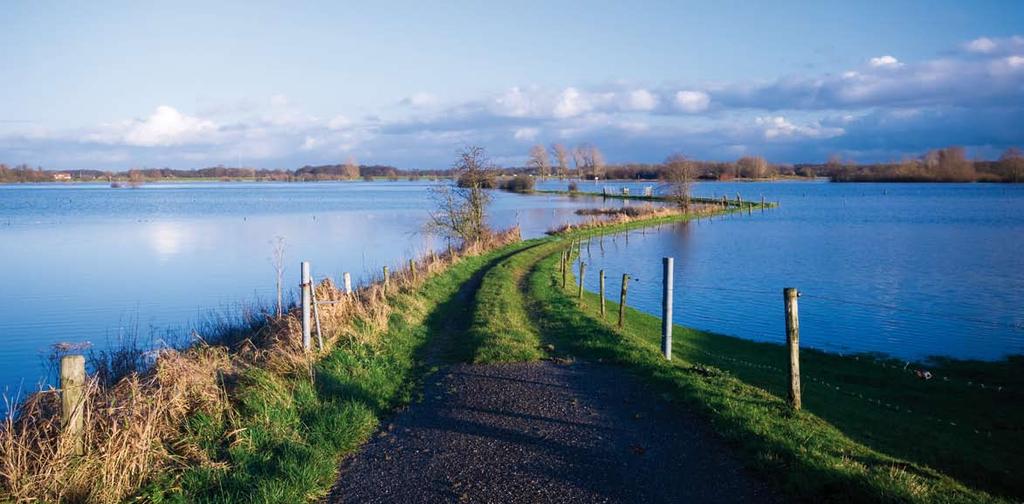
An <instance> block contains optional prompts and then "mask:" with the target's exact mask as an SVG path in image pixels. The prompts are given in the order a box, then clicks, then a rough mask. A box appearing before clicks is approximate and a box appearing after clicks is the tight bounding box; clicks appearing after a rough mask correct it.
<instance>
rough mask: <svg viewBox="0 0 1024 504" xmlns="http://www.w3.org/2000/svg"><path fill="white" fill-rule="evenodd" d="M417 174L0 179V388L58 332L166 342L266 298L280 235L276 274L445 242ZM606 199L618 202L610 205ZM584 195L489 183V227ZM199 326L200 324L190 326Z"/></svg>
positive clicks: (546, 213)
mask: <svg viewBox="0 0 1024 504" xmlns="http://www.w3.org/2000/svg"><path fill="white" fill-rule="evenodd" d="M431 184H432V183H430V182H406V181H401V182H376V183H366V182H332V183H313V184H285V183H282V184H271V183H266V184H243V183H227V184H221V183H189V184H150V185H145V186H143V187H141V188H138V189H111V188H110V187H108V186H106V185H60V184H49V185H9V186H0V257H2V258H3V261H2V263H0V340H2V341H3V350H2V351H0V392H2V391H3V389H4V388H6V389H7V390H8V393H10V394H12V395H13V394H15V393H17V391H18V390H19V389H21V390H22V391H23V392H24V391H28V390H34V389H35V388H36V387H37V386H38V384H39V383H40V382H41V381H45V380H48V379H50V377H49V376H48V375H47V373H45V370H46V365H45V364H46V356H47V355H48V353H49V349H50V347H51V345H52V344H54V343H57V342H72V343H82V342H89V343H91V345H92V346H93V348H95V349H102V348H104V347H106V346H107V345H108V344H111V343H116V342H117V341H119V339H120V338H121V337H122V336H125V335H132V334H136V335H139V336H140V337H141V338H142V339H143V340H144V342H145V343H150V342H152V343H155V344H161V343H177V342H178V338H179V337H181V336H182V335H185V336H188V335H189V334H190V333H191V329H195V328H201V324H200V322H202V321H203V320H205V319H208V318H209V317H211V316H217V315H235V314H238V313H239V312H240V304H241V303H252V302H256V301H262V302H263V303H267V304H269V303H270V302H271V301H272V300H273V299H274V297H275V288H274V279H275V271H274V268H273V265H272V263H271V259H270V258H271V255H272V245H271V242H272V241H273V240H274V239H275V237H277V236H283V237H284V238H285V244H286V245H285V256H286V271H285V282H286V284H287V286H288V287H289V288H290V289H289V290H292V291H294V286H295V285H297V284H298V280H299V279H298V277H299V267H298V266H299V262H300V261H302V260H308V261H310V262H311V264H312V270H313V274H314V276H316V277H320V278H322V277H323V276H331V277H333V278H336V279H337V278H338V277H339V276H340V275H341V274H342V273H343V272H344V271H349V272H351V273H352V275H353V280H354V281H356V282H357V283H358V282H361V281H366V280H367V279H369V278H370V277H371V276H372V275H374V274H377V273H378V272H379V271H380V269H381V267H382V266H384V265H388V264H391V265H398V264H401V263H402V262H403V260H405V259H408V258H409V257H411V256H412V255H413V254H419V253H424V252H425V251H426V250H428V249H430V248H437V249H443V248H444V247H445V244H444V243H443V242H441V241H440V240H439V239H436V238H435V237H432V236H429V235H427V234H425V233H423V231H422V229H423V224H424V223H425V222H426V220H427V218H428V212H429V210H430V208H431V206H432V204H431V199H430V196H429V193H428V188H429V187H430V185H431ZM613 204H615V205H618V204H619V203H618V202H614V203H613ZM595 205H601V203H600V202H597V201H580V200H570V199H568V198H563V197H556V196H529V197H527V196H518V195H513V194H508V193H503V192H495V193H494V204H493V208H492V211H491V224H492V225H493V226H494V227H496V228H505V227H509V226H511V225H513V224H515V223H516V222H520V223H522V227H523V234H524V236H525V237H536V236H540V235H542V234H543V233H544V231H546V230H547V229H549V228H552V227H555V226H556V225H559V224H561V223H564V222H571V221H575V220H577V219H578V217H577V216H576V215H575V214H574V211H575V210H576V209H577V208H580V207H583V206H595ZM200 336H202V334H200Z"/></svg>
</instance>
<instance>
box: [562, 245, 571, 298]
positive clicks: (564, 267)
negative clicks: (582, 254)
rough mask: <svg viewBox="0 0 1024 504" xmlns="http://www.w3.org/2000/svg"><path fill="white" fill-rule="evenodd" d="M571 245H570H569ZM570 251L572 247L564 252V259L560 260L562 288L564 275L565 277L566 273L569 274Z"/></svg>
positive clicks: (563, 286)
mask: <svg viewBox="0 0 1024 504" xmlns="http://www.w3.org/2000/svg"><path fill="white" fill-rule="evenodd" d="M571 246H572V245H570V247H571ZM571 251H572V249H569V250H568V251H566V252H565V260H564V261H562V288H563V289H564V288H565V282H566V280H565V277H566V275H568V274H569V255H570V254H571Z"/></svg>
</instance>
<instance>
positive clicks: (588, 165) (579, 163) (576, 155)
mask: <svg viewBox="0 0 1024 504" xmlns="http://www.w3.org/2000/svg"><path fill="white" fill-rule="evenodd" d="M572 159H573V164H574V165H575V167H576V175H577V177H579V178H580V179H583V178H590V177H598V178H600V177H603V176H604V168H605V163H604V155H603V154H601V151H600V150H599V149H598V148H597V147H595V146H593V145H591V144H588V143H584V144H580V145H578V146H576V148H575V149H573V151H572Z"/></svg>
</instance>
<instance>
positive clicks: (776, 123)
mask: <svg viewBox="0 0 1024 504" xmlns="http://www.w3.org/2000/svg"><path fill="white" fill-rule="evenodd" d="M754 123H755V124H756V125H758V126H759V127H761V128H762V129H763V133H764V138H765V140H776V139H785V138H799V137H803V138H832V137H836V136H840V135H842V134H843V133H845V131H844V130H843V128H837V127H825V126H822V125H821V124H819V123H811V124H807V125H797V124H793V123H792V122H790V121H788V120H786V118H785V117H783V116H768V117H758V118H756V119H755V120H754Z"/></svg>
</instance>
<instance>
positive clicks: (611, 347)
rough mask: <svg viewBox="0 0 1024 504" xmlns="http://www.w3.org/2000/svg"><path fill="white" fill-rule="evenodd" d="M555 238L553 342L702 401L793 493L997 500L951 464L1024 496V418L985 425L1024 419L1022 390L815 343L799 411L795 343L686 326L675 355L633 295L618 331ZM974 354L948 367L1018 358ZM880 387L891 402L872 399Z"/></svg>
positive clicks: (538, 302) (547, 307) (545, 324)
mask: <svg viewBox="0 0 1024 504" xmlns="http://www.w3.org/2000/svg"><path fill="white" fill-rule="evenodd" d="M555 251H557V249H554V250H545V251H542V250H536V251H527V252H525V254H531V255H533V256H534V258H533V262H535V263H536V266H535V267H534V270H533V272H532V273H531V274H530V275H529V277H528V280H529V281H528V298H529V299H528V301H527V303H528V304H529V305H530V306H531V308H532V309H533V310H534V318H535V319H538V320H539V323H538V325H539V332H540V333H541V335H542V339H543V340H544V342H550V343H552V344H554V345H555V347H556V348H558V349H559V351H561V352H568V353H570V354H573V355H577V356H584V357H588V358H591V359H600V360H602V361H605V362H616V363H620V364H622V365H624V366H626V367H628V368H629V369H630V370H632V371H633V372H636V373H637V374H639V375H641V376H642V377H644V378H646V379H648V380H650V381H651V382H653V383H654V384H655V385H657V386H658V387H660V388H661V389H662V390H664V392H665V393H667V394H670V395H671V396H672V397H674V398H676V399H678V400H679V401H680V402H681V403H683V404H686V405H688V406H689V407H690V408H695V409H698V410H699V411H702V412H703V413H704V414H705V415H706V416H707V417H708V418H709V420H710V421H711V422H712V424H713V425H714V426H715V428H716V430H718V432H720V433H722V434H723V435H724V436H725V437H726V438H727V439H729V440H731V441H732V442H734V443H735V444H736V445H737V446H738V447H740V449H741V450H742V451H743V452H745V454H746V455H747V457H746V458H747V460H748V461H750V462H751V464H752V465H753V466H754V467H755V468H757V469H759V470H762V471H766V472H767V473H769V474H772V475H774V476H775V477H777V478H778V479H779V481H781V482H782V484H783V486H784V488H785V489H786V490H787V491H788V492H789V493H791V494H792V495H794V496H798V497H801V498H807V499H811V500H846V499H850V500H858V501H863V500H893V501H921V502H923V501H977V500H990V499H993V498H992V497H991V496H990V495H989V494H987V493H984V492H981V491H977V490H972V489H969V488H968V487H967V486H965V485H963V484H961V483H960V482H958V481H956V480H954V479H952V478H951V477H949V476H946V474H952V475H955V476H956V477H957V478H959V479H960V480H961V481H968V482H970V484H971V486H973V487H976V488H983V489H985V490H987V491H989V492H992V493H994V494H997V495H1004V496H1011V497H1012V496H1017V495H1020V493H1019V488H1015V485H1017V483H1016V482H1015V481H1014V478H1013V475H1012V474H1011V471H1012V470H1013V468H1015V467H1017V466H1018V464H1017V463H1016V461H1015V460H1014V457H1015V456H1016V454H1017V451H1018V450H1017V447H1019V446H1021V443H1020V441H1021V438H1020V434H1019V431H1013V430H1008V429H1005V428H1004V429H1003V430H1002V431H1000V432H999V434H998V436H1000V437H998V438H997V439H989V438H988V435H986V434H975V433H974V429H975V428H979V427H981V428H984V427H991V428H997V427H998V426H999V424H1000V423H1001V422H1003V425H1017V426H1019V425H1021V424H1022V422H1021V421H1020V418H1021V417H1020V405H1019V403H1017V404H1011V403H1007V400H1006V396H1005V395H1003V396H999V395H998V394H999V392H995V391H988V392H984V391H981V394H980V395H979V394H978V393H979V391H978V390H976V389H974V390H972V389H969V388H963V387H962V386H961V385H960V383H959V382H957V383H952V382H948V383H947V382H942V383H941V384H939V383H937V382H936V381H930V382H923V381H920V380H918V379H917V378H913V377H911V376H910V375H909V374H908V373H906V372H905V371H903V370H902V369H900V368H897V369H892V368H886V367H881V366H879V365H877V364H875V363H869V362H866V361H865V360H863V359H859V358H858V359H854V358H850V357H841V356H837V355H831V354H825V353H822V352H813V351H804V352H802V355H801V364H802V367H803V375H804V376H805V377H808V376H815V377H816V379H818V380H821V382H814V381H808V380H806V379H805V380H804V406H805V411H803V412H798V413H794V412H792V411H790V408H789V407H788V406H787V405H786V402H785V400H784V397H785V395H784V391H785V385H786V373H785V371H784V369H785V365H786V360H785V353H784V348H783V347H782V346H781V345H771V344H764V343H755V342H750V341H745V340H741V339H738V338H731V337H726V336H721V335H715V334H710V333H705V332H700V331H694V330H690V329H686V328H682V327H679V326H676V327H675V335H674V338H673V343H674V344H673V352H674V359H673V361H672V362H671V363H669V362H666V361H665V360H664V358H663V357H662V356H661V355H660V351H659V342H660V333H661V321H660V319H658V318H657V317H653V316H650V315H647V314H644V313H641V312H639V311H636V310H633V309H629V308H627V310H626V311H627V317H626V326H625V327H624V329H622V330H618V329H617V328H615V327H614V324H615V319H616V316H617V315H616V313H617V310H618V305H617V304H616V303H614V302H609V303H608V304H607V313H608V315H607V319H606V320H601V318H600V315H599V311H598V302H599V301H598V297H597V296H596V295H595V294H593V293H585V294H584V299H583V308H582V309H581V308H580V303H579V301H578V300H577V299H576V298H575V294H576V290H575V287H573V286H571V285H570V286H569V287H567V288H566V289H562V288H561V275H560V274H559V273H558V271H557V270H558V257H557V254H554V253H552V252H555ZM525 254H524V255H525ZM545 254H547V255H545ZM524 262H526V263H529V262H530V261H524ZM1018 365H1019V363H1018ZM962 366H963V367H964V369H960V370H959V374H953V371H955V370H954V369H953V368H952V367H949V368H946V369H943V370H942V371H943V372H946V371H949V372H950V373H951V375H952V376H951V379H955V380H960V379H961V378H963V377H964V376H967V374H969V375H970V376H973V377H975V378H982V377H984V379H989V380H991V381H996V380H998V379H1007V378H1010V377H1011V375H1012V373H1008V372H1007V370H1006V367H1007V366H1011V367H1012V366H1013V365H1012V363H1002V364H987V363H971V365H963V364H962ZM965 373H966V374H965ZM986 374H987V376H985V375H986ZM1016 380H1017V381H1018V382H1019V380H1020V379H1019V378H1016ZM991 381H990V382H991ZM822 382H827V383H828V384H829V385H828V386H826V385H825V384H824V383H822ZM835 386H839V387H840V389H839V390H838V391H837V390H835V389H834V387H835ZM957 387H961V388H957ZM869 394H870V397H872V398H873V399H877V400H879V401H880V403H881V404H875V403H873V402H868V401H866V400H863V399H860V398H859V396H864V397H868V396H869ZM886 403H889V404H894V403H896V404H901V405H904V406H909V407H910V409H911V411H912V413H906V412H905V411H903V412H896V411H895V410H893V409H890V408H886V407H885V406H884V404H886ZM915 408H916V409H917V413H916V414H915V413H913V411H914V409H915ZM926 411H927V412H928V414H930V415H935V416H937V417H942V418H954V419H955V421H954V423H957V424H958V425H956V426H953V425H948V421H947V425H939V424H938V422H936V421H934V420H932V419H930V418H927V417H925V416H924V415H925V412H926ZM959 422H964V423H959ZM993 422H995V423H993ZM965 426H966V427H965ZM931 467H937V468H940V469H941V470H942V471H943V473H945V474H943V473H940V472H938V471H936V470H934V469H932V468H931Z"/></svg>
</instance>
